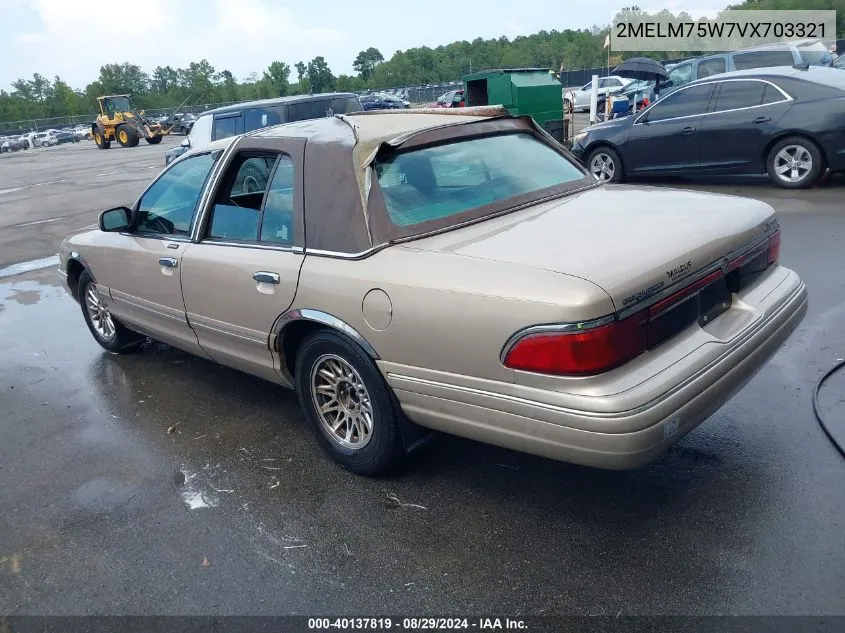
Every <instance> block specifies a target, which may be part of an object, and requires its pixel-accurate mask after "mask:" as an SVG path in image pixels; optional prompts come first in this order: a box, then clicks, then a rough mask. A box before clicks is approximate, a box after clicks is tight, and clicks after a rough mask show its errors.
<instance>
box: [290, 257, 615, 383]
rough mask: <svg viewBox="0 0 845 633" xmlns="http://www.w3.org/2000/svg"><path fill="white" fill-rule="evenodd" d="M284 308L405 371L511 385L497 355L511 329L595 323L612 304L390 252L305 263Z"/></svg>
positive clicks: (489, 267) (459, 264)
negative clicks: (305, 314)
mask: <svg viewBox="0 0 845 633" xmlns="http://www.w3.org/2000/svg"><path fill="white" fill-rule="evenodd" d="M371 291H372V294H369V296H368V293H371ZM385 295H386V296H387V298H388V299H389V300H386V299H385ZM293 308H298V309H316V310H322V311H324V312H327V313H329V314H331V315H333V316H335V317H337V318H340V319H342V320H343V321H345V322H346V323H347V324H348V325H350V326H351V327H353V328H354V329H355V330H357V331H358V332H359V333H360V334H361V335H362V336H363V338H365V339H366V340H367V341H368V342H369V343H370V345H372V347H373V348H374V349H375V350H376V352H377V353H378V355H379V357H380V359H381V360H382V361H384V362H387V363H395V364H401V365H404V366H407V367H408V368H409V371H413V368H419V369H427V370H436V371H440V372H448V373H450V374H454V375H456V376H467V377H475V378H480V379H488V380H495V381H504V382H513V380H514V376H513V371H512V370H509V369H507V368H505V367H504V366H503V365H502V363H501V361H500V359H499V355H500V353H501V351H502V348H503V346H504V344H505V342H506V341H507V340H508V338H510V336H511V335H512V334H513V333H514V332H516V331H518V330H520V329H522V328H524V327H527V326H530V325H535V324H543V323H560V322H570V321H582V320H589V319H593V318H597V317H599V316H603V315H606V314H610V313H612V312H613V303H612V302H611V300H610V297H609V296H608V295H607V293H605V292H604V291H603V290H602V289H601V288H599V287H598V286H596V285H594V284H592V283H591V282H588V281H585V280H582V279H578V278H575V277H570V276H567V275H563V274H560V273H555V272H551V271H545V270H537V269H536V268H530V267H527V266H521V265H515V264H507V263H500V262H491V261H485V260H481V259H476V258H471V257H465V256H460V255H454V254H446V253H437V252H431V251H419V250H415V249H414V248H413V247H403V246H394V247H391V248H388V249H385V250H383V251H380V252H378V253H376V254H374V255H372V256H370V257H368V258H366V259H362V260H357V261H350V260H343V259H334V258H328V257H314V256H308V257H306V258H305V263H304V264H303V267H302V271H301V273H300V281H299V289H298V291H297V295H296V299H295V301H294V305H293ZM385 324H387V325H386V327H385Z"/></svg>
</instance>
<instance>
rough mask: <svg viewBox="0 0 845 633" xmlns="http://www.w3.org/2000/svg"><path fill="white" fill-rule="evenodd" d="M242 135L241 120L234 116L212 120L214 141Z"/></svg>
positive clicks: (239, 117)
mask: <svg viewBox="0 0 845 633" xmlns="http://www.w3.org/2000/svg"><path fill="white" fill-rule="evenodd" d="M237 134H243V118H241V116H240V115H236V116H220V117H216V118H215V119H214V139H215V140H220V139H221V138H228V137H230V136H235V135H237Z"/></svg>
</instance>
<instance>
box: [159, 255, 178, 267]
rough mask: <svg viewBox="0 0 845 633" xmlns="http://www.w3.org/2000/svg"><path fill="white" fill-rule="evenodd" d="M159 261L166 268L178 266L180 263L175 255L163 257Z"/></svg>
mask: <svg viewBox="0 0 845 633" xmlns="http://www.w3.org/2000/svg"><path fill="white" fill-rule="evenodd" d="M158 263H159V264H161V265H162V266H164V267H166V268H176V267H177V266H178V265H179V260H178V259H174V258H173V257H162V258H161V259H160V260H158Z"/></svg>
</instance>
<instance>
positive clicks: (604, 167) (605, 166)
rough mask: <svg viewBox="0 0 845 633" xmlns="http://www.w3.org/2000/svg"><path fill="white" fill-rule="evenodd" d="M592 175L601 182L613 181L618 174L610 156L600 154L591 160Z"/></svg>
mask: <svg viewBox="0 0 845 633" xmlns="http://www.w3.org/2000/svg"><path fill="white" fill-rule="evenodd" d="M590 173H591V174H593V176H595V178H596V180H598V181H600V182H608V181H610V180H613V176H614V175H615V174H616V164H615V163H614V162H613V158H611V157H610V156H609V155H608V154H605V153H604V152H599V153H597V154H596V155H595V156H593V158H592V159H591V160H590Z"/></svg>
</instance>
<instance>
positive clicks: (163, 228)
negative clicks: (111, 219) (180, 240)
mask: <svg viewBox="0 0 845 633" xmlns="http://www.w3.org/2000/svg"><path fill="white" fill-rule="evenodd" d="M218 155H219V154H218V153H213V154H212V153H208V154H200V155H198V156H191V157H189V158H184V159H182V160H180V161H177V162H175V163H173V166H172V167H171V168H170V169H168V170H167V171H165V172H164V174H162V175H161V177H159V179H158V180H156V181H155V182H154V183H153V184H152V185H151V186H150V188H149V189H147V190H146V191H145V192H144V194H143V195H142V196H141V200H140V201H139V202H138V216H137V217H138V219H137V221H136V223H135V228H134V232H136V233H142V234H144V233H148V234H164V235H188V233H190V230H191V222H192V220H193V217H194V211H195V210H196V206H197V202H198V201H199V197H200V194H201V193H202V190H203V187H204V186H205V181H206V180H207V179H208V174H209V173H210V172H211V168H212V167H213V166H214V162H215V161H216V159H217V156H218Z"/></svg>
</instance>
